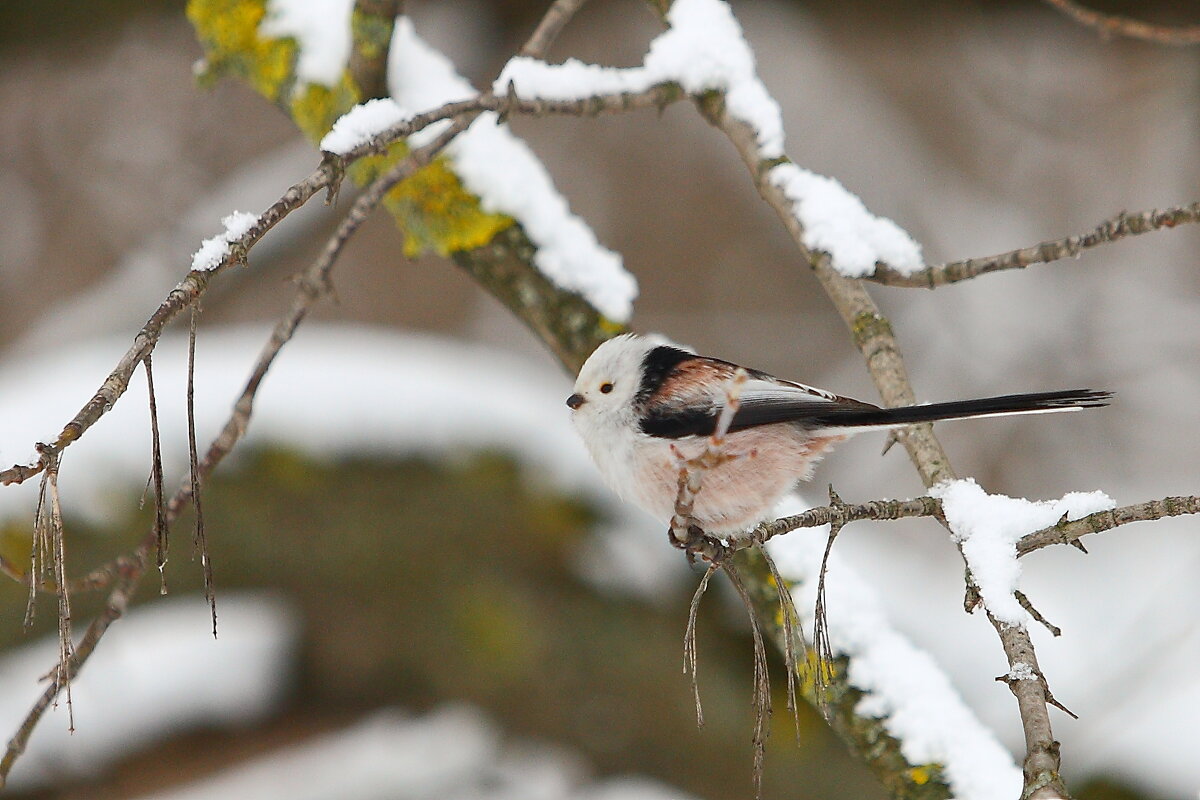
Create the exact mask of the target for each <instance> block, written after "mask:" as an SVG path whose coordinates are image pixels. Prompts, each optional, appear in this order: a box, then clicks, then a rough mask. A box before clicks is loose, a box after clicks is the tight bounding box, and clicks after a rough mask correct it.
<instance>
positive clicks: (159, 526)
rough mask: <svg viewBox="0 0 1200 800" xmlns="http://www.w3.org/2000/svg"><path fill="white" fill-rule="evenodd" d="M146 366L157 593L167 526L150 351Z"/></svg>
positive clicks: (163, 578) (162, 583)
mask: <svg viewBox="0 0 1200 800" xmlns="http://www.w3.org/2000/svg"><path fill="white" fill-rule="evenodd" d="M142 366H144V367H145V368H146V390H147V394H148V395H149V396H150V479H151V481H152V482H153V484H154V546H155V559H154V561H155V564H156V565H157V566H158V580H159V585H158V593H159V594H166V593H167V574H166V571H165V569H164V568H165V567H166V566H167V547H168V542H167V537H168V534H169V526H168V524H167V518H166V514H165V513H164V512H163V463H162V441H161V438H160V436H159V429H158V401H157V399H156V397H155V394H154V367H153V360H152V358H151V355H150V353H147V354H146V357H145V358H144V359H142Z"/></svg>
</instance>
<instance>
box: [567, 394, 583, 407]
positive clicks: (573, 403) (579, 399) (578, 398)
mask: <svg viewBox="0 0 1200 800" xmlns="http://www.w3.org/2000/svg"><path fill="white" fill-rule="evenodd" d="M586 402H587V401H586V400H584V399H583V395H581V394H573V395H571V396H570V397H568V398H567V406H569V407H570V409H571V410H572V411H575V410H576V409H578V408H579V407H580V406H581V405H583V404H584V403H586Z"/></svg>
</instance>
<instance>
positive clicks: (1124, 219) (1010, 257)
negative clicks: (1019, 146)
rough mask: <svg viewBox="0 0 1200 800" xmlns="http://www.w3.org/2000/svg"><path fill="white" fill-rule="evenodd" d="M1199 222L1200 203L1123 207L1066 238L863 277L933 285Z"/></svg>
mask: <svg viewBox="0 0 1200 800" xmlns="http://www.w3.org/2000/svg"><path fill="white" fill-rule="evenodd" d="M1194 222H1200V203H1192V204H1191V205H1186V206H1175V207H1172V208H1165V209H1161V210H1160V209H1152V210H1150V211H1142V212H1139V213H1137V214H1127V213H1126V212H1124V211H1122V212H1121V213H1120V214H1117V215H1116V216H1115V217H1112V218H1110V219H1106V220H1105V221H1104V222H1101V223H1100V224H1099V225H1097V226H1096V227H1095V228H1094V229H1092V230H1090V231H1088V232H1087V233H1082V234H1080V235H1078V236H1068V237H1067V238H1065V239H1055V240H1052V241H1047V242H1042V243H1040V244H1035V245H1034V246H1033V247H1024V248H1021V249H1020V250H1010V251H1009V252H1007V253H1000V254H999V255H994V256H987V257H985V258H969V259H967V260H965V261H951V262H948V263H946V264H939V265H936V266H931V267H926V268H925V269H923V270H920V271H919V272H913V273H910V274H907V275H906V274H903V273H900V272H897V271H896V270H894V269H892V268H891V267H889V266H887V265H886V264H879V265H876V267H875V273H874V274H872V275H868V276H866V277H865V278H863V280H868V281H873V282H875V283H882V284H884V285H886V286H904V287H909V288H917V289H935V288H937V287H938V286H945V285H947V284H951V283H957V282H959V281H965V280H967V279H969V278H975V277H978V276H980V275H986V274H987V273H989V272H999V271H1000V270H1005V269H1024V268H1025V267H1028V266H1030V265H1032V264H1047V263H1049V262H1051V261H1058V260H1060V259H1064V258H1074V257H1075V256H1078V255H1079V254H1080V253H1082V252H1083V251H1084V250H1089V249H1091V248H1093V247H1099V246H1100V245H1103V244H1111V243H1112V242H1115V241H1118V240H1120V239H1124V238H1125V237H1127V236H1138V235H1140V234H1143V233H1150V232H1151V231H1157V230H1161V229H1163V228H1174V227H1175V226H1176V225H1185V224H1188V223H1194Z"/></svg>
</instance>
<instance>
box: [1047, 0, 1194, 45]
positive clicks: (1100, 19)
mask: <svg viewBox="0 0 1200 800" xmlns="http://www.w3.org/2000/svg"><path fill="white" fill-rule="evenodd" d="M1046 2H1047V3H1049V4H1050V5H1051V6H1053V7H1054V8H1056V9H1058V10H1059V11H1061V12H1062V13H1064V14H1066V15H1067V16H1068V17H1070V18H1071V19H1073V20H1075V21H1076V22H1078V23H1079V24H1080V25H1084V26H1086V27H1088V28H1093V29H1095V30H1096V31H1097V32H1099V34H1100V35H1101V36H1102V37H1104V38H1105V39H1108V38H1111V37H1114V36H1124V37H1126V38H1128V39H1140V40H1142V41H1145V42H1153V43H1155V44H1166V45H1174V46H1185V45H1190V44H1200V25H1186V26H1183V27H1173V26H1170V25H1155V24H1153V23H1150V22H1142V21H1141V20H1136V19H1132V18H1130V17H1122V16H1120V15H1118V14H1102V13H1100V12H1099V11H1093V10H1092V9H1090V8H1085V7H1084V6H1081V5H1080V4H1079V3H1076V2H1074V1H1073V0H1046Z"/></svg>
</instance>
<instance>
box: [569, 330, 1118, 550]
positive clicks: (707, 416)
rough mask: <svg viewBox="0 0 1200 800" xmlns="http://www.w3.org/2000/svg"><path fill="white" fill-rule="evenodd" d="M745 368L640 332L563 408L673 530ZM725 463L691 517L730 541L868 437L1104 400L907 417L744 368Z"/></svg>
mask: <svg viewBox="0 0 1200 800" xmlns="http://www.w3.org/2000/svg"><path fill="white" fill-rule="evenodd" d="M738 369H739V367H738V365H736V364H731V363H729V362H728V361H721V360H719V359H715V358H707V357H705V356H699V355H696V354H695V353H690V352H688V351H686V350H682V349H680V348H678V347H674V346H672V345H669V344H665V343H663V342H662V341H659V340H654V339H648V338H644V337H641V336H637V335H635V334H624V335H622V336H618V337H616V338H615V339H610V340H608V341H607V342H604V343H603V344H601V345H600V346H599V347H597V348H596V350H595V352H593V353H592V354H591V356H589V357H588V360H587V361H586V362H584V365H583V368H582V369H580V370H579V378H578V379H577V380H576V381H575V391H574V393H573V394H572V395H571V396H570V397H568V398H567V405H568V406H570V408H571V411H572V414H571V420H572V422H573V423H574V424H575V428H576V429H577V430H578V431H579V435H580V436H581V437H583V441H584V443H585V444H586V445H587V448H588V450H589V451H590V452H591V455H592V458H593V460H595V462H596V466H597V467H599V468H600V473H601V475H603V477H604V480H605V481H606V482H607V483H608V485H609V486H610V487H611V488H612V489H613V490H614V491H615V492H616V493H617V494H618V495H620V496H621V497H622V498H624V499H628V500H631V501H633V502H634V503H636V504H637V505H639V506H640V507H642V508H643V509H645V510H646V511H648V512H650V513H651V514H653V515H654V516H655V517H657V518H659V519H661V520H664V521H667V520H670V519H671V517H672V515H673V514H674V510H675V500H676V496H677V493H678V480H679V465H680V457H682V458H684V459H690V458H693V457H695V456H697V455H699V454H700V453H701V452H702V451H703V450H704V448H705V446H706V445H707V443H708V437H710V436H711V435H712V433H713V431H714V430H715V428H716V424H717V419H718V418H719V417H720V415H721V410H722V409H723V408H724V405H725V402H726V387H727V386H728V384H729V381H730V380H731V379H732V378H733V376H734V375H735V374H736V372H737V370H738ZM746 372H747V373H748V375H749V377H748V379H747V380H746V382H745V383H744V384H742V386H741V391H740V393H739V398H740V406H739V408H738V410H737V413H736V414H735V415H734V417H733V421H732V424H731V425H730V426H729V432H728V435H727V436H726V439H725V442H726V445H725V447H726V451H727V452H729V453H731V454H739V455H740V456H741V457H739V458H735V459H729V460H724V461H722V462H721V463H720V464H718V465H717V466H715V467H712V468H711V469H709V470H708V471H706V472H705V473H704V477H703V486H702V489H701V491H700V492H699V494H698V495H697V496H696V498H695V505H694V507H693V511H692V517H693V518H694V519H695V521H696V523H697V524H699V526H700V527H701V528H703V529H704V531H705V532H706V533H708V534H711V535H714V536H718V537H729V536H735V535H737V534H739V533H742V532H744V531H746V530H748V529H750V528H752V527H754V526H755V525H757V524H758V523H760V522H762V521H764V520H766V519H769V518H771V516H772V511H773V510H774V508H775V504H776V503H777V502H778V501H779V499H780V498H781V497H783V495H784V494H786V493H787V492H788V491H790V490H791V489H792V487H793V486H794V485H795V484H796V482H797V481H801V480H807V479H808V478H809V476H810V475H811V473H812V469H813V466H814V465H815V464H816V463H817V461H819V460H820V459H821V457H822V456H823V455H824V454H825V453H826V452H827V451H828V450H829V449H830V448H831V447H832V446H833V445H835V444H837V443H838V442H841V441H843V440H844V439H845V438H846V437H847V436H850V435H852V434H855V433H860V432H862V431H866V430H881V429H886V428H896V427H902V426H904V425H911V424H915V423H920V422H933V421H936V420H944V419H962V418H966V417H995V416H1005V415H1009V414H1038V413H1047V412H1053V411H1074V410H1077V409H1080V408H1088V407H1094V406H1103V405H1107V404H1108V400H1109V398H1110V397H1111V394H1110V393H1109V392H1098V391H1092V390H1090V389H1070V390H1066V391H1060V392H1044V393H1040V394H1014V395H1005V396H1003V397H987V398H981V399H978V400H961V401H957V402H951V403H932V404H929V405H920V406H904V407H900V408H880V407H879V406H874V405H871V404H870V403H863V402H860V401H858V400H851V399H850V398H847V397H841V396H839V395H836V394H833V393H832V392H827V391H825V390H823V389H816V388H813V387H812V386H805V385H804V384H802V383H793V382H792V381H785V380H781V379H779V378H776V377H774V376H772V375H768V374H767V373H765V372H760V371H758V370H751V369H747V370H746Z"/></svg>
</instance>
